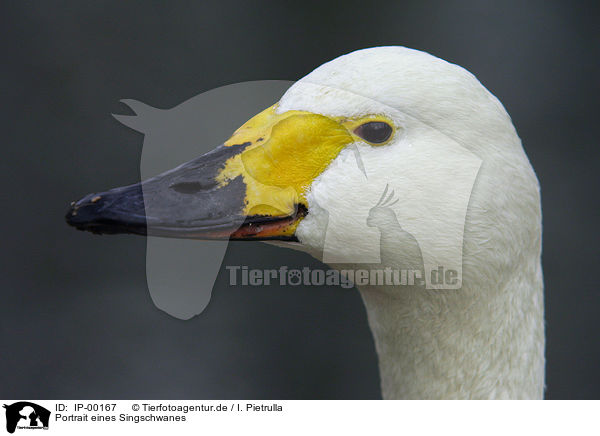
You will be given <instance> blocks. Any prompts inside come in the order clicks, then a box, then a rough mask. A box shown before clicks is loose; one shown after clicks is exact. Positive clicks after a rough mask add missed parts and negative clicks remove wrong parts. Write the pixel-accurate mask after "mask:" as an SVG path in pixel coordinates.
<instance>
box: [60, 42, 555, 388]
mask: <svg viewBox="0 0 600 436" xmlns="http://www.w3.org/2000/svg"><path fill="white" fill-rule="evenodd" d="M66 219H67V222H68V223H69V224H70V225H72V226H74V227H76V228H78V229H80V230H88V231H92V232H95V233H133V234H141V235H145V234H152V235H158V236H165V237H177V238H195V239H231V240H259V241H267V242H270V243H275V244H278V245H283V246H286V247H289V248H292V249H297V250H302V251H305V252H307V253H309V254H311V255H313V256H315V257H316V258H318V259H321V260H323V261H324V262H325V263H327V264H329V265H330V267H331V268H334V269H345V270H352V269H354V270H361V269H363V270H369V271H371V270H383V269H386V268H391V267H397V266H399V265H400V266H402V265H403V266H405V267H407V268H409V269H411V270H417V271H416V273H418V274H417V275H416V278H417V279H421V280H417V281H414V282H413V283H412V284H410V283H409V284H406V285H399V284H397V283H391V284H390V283H389V282H386V283H384V284H381V283H372V282H371V281H368V280H367V281H365V280H362V281H360V280H357V281H356V285H357V288H358V290H359V292H360V295H361V297H362V300H363V302H364V305H365V308H366V313H367V318H368V323H369V326H370V329H371V331H372V334H373V338H374V342H375V348H376V351H377V354H378V362H379V370H380V380H381V390H382V396H383V398H385V399H541V398H542V397H543V392H544V364H545V362H544V340H545V339H544V307H543V278H542V269H541V205H540V189H539V183H538V180H537V177H536V175H535V172H534V170H533V168H532V166H531V164H530V162H529V160H528V158H527V156H526V154H525V152H524V150H523V147H522V145H521V141H520V139H519V137H518V135H517V133H516V130H515V128H514V126H513V124H512V122H511V119H510V117H509V115H508V114H507V112H506V110H505V109H504V107H503V106H502V104H501V103H500V102H499V101H498V99H497V98H496V97H494V96H493V95H492V94H491V93H490V92H489V91H488V90H487V89H486V88H485V87H484V86H483V85H482V84H481V83H480V82H479V81H478V80H477V79H476V78H475V77H474V76H473V75H472V74H471V73H469V72H468V71H466V70H465V69H463V68H461V67H459V66H457V65H454V64H451V63H449V62H446V61H444V60H441V59H439V58H437V57H435V56H432V55H430V54H427V53H424V52H421V51H417V50H412V49H408V48H404V47H396V46H393V47H392V46H390V47H375V48H369V49H363V50H358V51H355V52H352V53H349V54H346V55H344V56H341V57H338V58H336V59H334V60H332V61H330V62H327V63H325V64H323V65H321V66H320V67H318V68H317V69H315V70H314V71H312V72H311V73H309V74H308V75H307V76H305V77H304V78H302V79H301V80H299V81H298V82H296V83H295V84H294V85H293V86H291V87H290V88H289V89H288V90H287V91H286V92H285V94H284V95H283V96H282V98H281V99H280V100H279V102H277V103H276V104H275V105H273V106H271V107H270V108H267V109H265V110H264V111H263V112H261V113H259V114H257V115H256V116H254V117H253V118H251V119H250V120H249V121H248V122H246V123H245V124H244V125H242V126H241V127H240V128H239V129H238V130H237V131H236V132H234V134H233V135H232V136H231V138H230V139H228V140H227V141H226V142H225V143H224V144H223V145H221V146H219V147H217V148H216V149H215V150H214V151H212V152H210V153H208V154H206V155H203V156H201V157H198V158H196V159H194V160H192V161H190V162H188V163H185V164H183V165H181V166H179V167H177V168H175V169H173V170H171V171H167V172H166V173H163V174H161V175H159V176H156V177H154V178H151V179H149V180H146V181H144V182H142V183H138V184H134V185H130V186H126V187H120V188H115V189H111V190H109V191H106V192H102V193H94V194H89V195H87V196H85V197H84V198H82V199H81V200H79V201H77V202H74V203H72V204H71V207H70V208H69V210H68V212H67V215H66ZM439 265H446V266H448V265H450V266H451V267H452V269H453V274H452V275H451V276H450V278H451V279H452V280H448V283H445V284H442V285H441V286H436V283H433V280H432V279H431V278H430V277H433V276H432V274H433V272H434V271H438V270H436V268H437V267H438V266H439ZM442 275H443V274H442Z"/></svg>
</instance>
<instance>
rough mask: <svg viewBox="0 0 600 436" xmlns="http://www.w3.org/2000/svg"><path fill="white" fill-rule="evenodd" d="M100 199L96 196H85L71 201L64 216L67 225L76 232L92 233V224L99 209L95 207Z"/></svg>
mask: <svg viewBox="0 0 600 436" xmlns="http://www.w3.org/2000/svg"><path fill="white" fill-rule="evenodd" d="M101 199H102V197H101V196H99V195H96V194H90V195H86V196H85V197H84V198H82V199H81V200H79V201H73V202H71V204H70V205H69V209H68V210H67V213H66V214H65V221H66V222H67V224H68V225H70V226H72V227H75V228H76V229H77V230H91V231H93V224H94V222H95V221H96V218H97V216H98V211H99V207H98V206H96V204H97V203H98V201H100V200H101Z"/></svg>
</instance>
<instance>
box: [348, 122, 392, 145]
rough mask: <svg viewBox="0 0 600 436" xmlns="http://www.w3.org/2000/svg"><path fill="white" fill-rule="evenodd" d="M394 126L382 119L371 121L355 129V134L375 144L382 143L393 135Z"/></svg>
mask: <svg viewBox="0 0 600 436" xmlns="http://www.w3.org/2000/svg"><path fill="white" fill-rule="evenodd" d="M392 132H393V129H392V126H390V125H389V124H388V123H384V122H382V121H370V122H368V123H364V124H361V125H360V126H358V127H357V128H356V129H354V134H355V135H358V136H360V137H361V138H362V139H364V140H365V141H368V142H371V143H373V144H381V143H382V142H385V141H387V140H388V139H390V136H392Z"/></svg>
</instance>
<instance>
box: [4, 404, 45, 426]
mask: <svg viewBox="0 0 600 436" xmlns="http://www.w3.org/2000/svg"><path fill="white" fill-rule="evenodd" d="M3 407H4V408H5V409H6V431H7V432H9V433H14V432H15V430H16V429H19V430H21V429H26V430H40V429H44V430H47V429H48V424H49V421H50V411H49V410H48V409H46V408H44V407H42V406H38V405H37V404H35V403H30V402H29V401H19V402H17V403H13V404H10V405H6V404H5V405H4V406H3Z"/></svg>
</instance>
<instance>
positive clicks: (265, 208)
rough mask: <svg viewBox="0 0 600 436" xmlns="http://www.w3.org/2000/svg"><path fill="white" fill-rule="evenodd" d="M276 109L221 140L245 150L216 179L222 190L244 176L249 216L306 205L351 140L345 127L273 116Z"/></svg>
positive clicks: (312, 118)
mask: <svg viewBox="0 0 600 436" xmlns="http://www.w3.org/2000/svg"><path fill="white" fill-rule="evenodd" d="M275 109H276V105H274V106H271V107H270V108H268V109H266V110H264V111H263V112H261V113H259V114H258V115H256V116H255V117H253V118H252V119H250V120H249V121H247V122H246V123H245V124H244V125H242V126H241V127H240V128H239V129H238V130H237V131H236V132H235V133H234V134H233V136H232V137H231V138H230V139H229V140H228V141H227V142H225V146H230V147H236V146H242V145H243V146H245V147H246V148H245V149H244V151H243V152H241V153H239V154H236V155H235V156H233V157H231V158H230V159H229V160H228V161H226V162H225V165H224V167H223V169H222V170H221V171H220V173H219V174H218V176H217V181H218V182H219V184H220V185H221V186H224V185H226V184H228V183H229V182H230V181H231V180H233V179H236V178H238V177H242V179H243V182H244V184H245V185H246V198H245V206H244V212H245V214H246V215H248V216H250V215H268V216H291V215H294V213H295V209H296V207H297V205H299V204H303V205H304V206H306V207H307V206H308V205H307V201H306V197H305V195H306V193H307V190H308V188H309V187H310V185H311V183H312V182H313V180H314V179H315V178H316V177H317V176H318V175H319V174H321V173H322V172H323V171H324V170H325V168H327V166H328V165H329V164H330V163H331V161H332V160H333V159H335V158H336V156H337V155H338V154H339V153H340V151H341V150H342V149H343V148H344V147H346V146H347V145H348V144H350V143H352V142H353V141H354V140H355V139H354V138H353V136H352V134H350V132H349V131H348V130H347V128H346V127H345V126H343V125H342V124H340V123H339V122H337V121H336V120H333V119H331V118H328V117H326V116H323V115H318V114H314V113H311V112H304V111H288V112H284V113H281V114H277V113H275ZM295 224H296V225H297V222H296V223H295ZM294 227H295V226H294ZM289 230H290V231H293V230H294V229H289Z"/></svg>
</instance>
